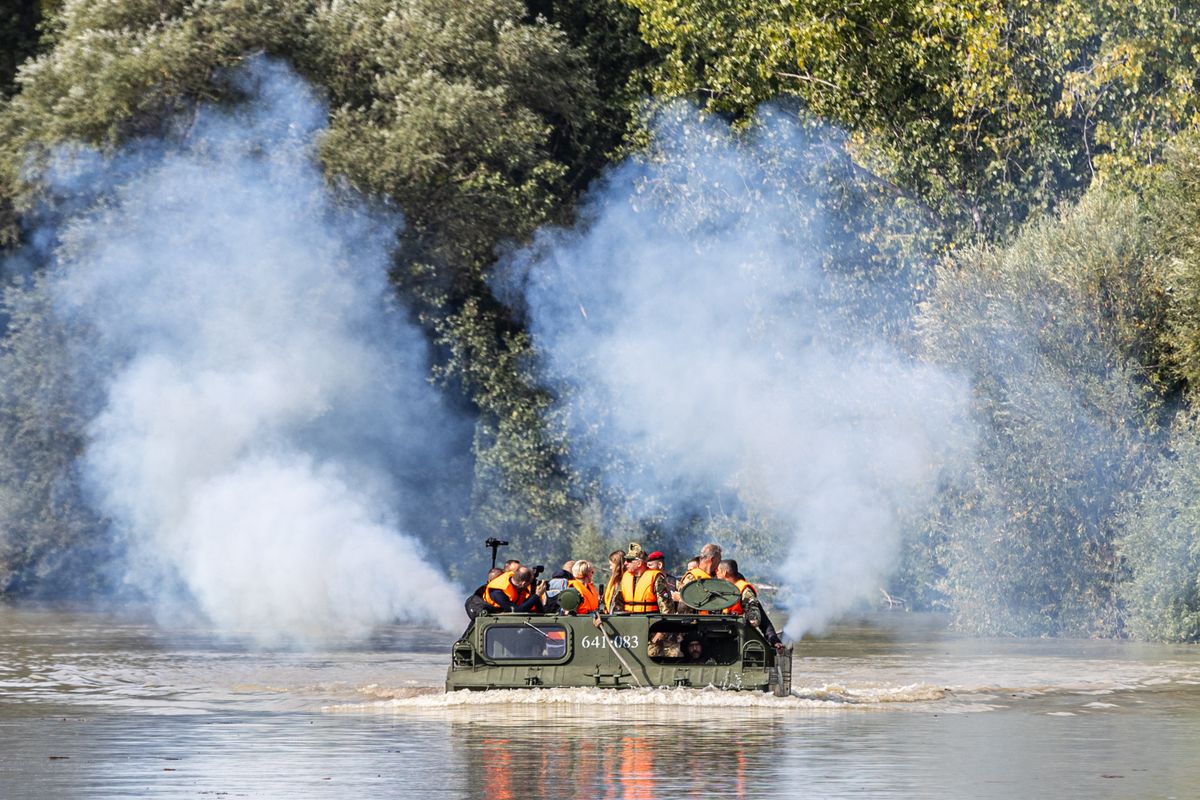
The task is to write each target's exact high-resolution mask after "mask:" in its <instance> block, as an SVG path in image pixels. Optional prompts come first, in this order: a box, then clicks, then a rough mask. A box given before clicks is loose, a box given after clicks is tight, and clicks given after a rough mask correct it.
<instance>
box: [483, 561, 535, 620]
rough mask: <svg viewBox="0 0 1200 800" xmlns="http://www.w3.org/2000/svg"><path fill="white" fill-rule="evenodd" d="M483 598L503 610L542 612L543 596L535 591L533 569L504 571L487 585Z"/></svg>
mask: <svg viewBox="0 0 1200 800" xmlns="http://www.w3.org/2000/svg"><path fill="white" fill-rule="evenodd" d="M483 599H484V600H485V601H487V604H488V605H489V606H491V607H492V608H498V609H500V610H501V611H524V612H527V613H533V614H540V613H541V611H542V603H543V600H542V597H541V595H540V594H537V593H536V592H534V591H533V570H531V569H530V568H529V567H517V568H516V570H514V571H513V572H504V573H501V574H500V575H498V576H496V577H495V578H493V579H492V580H491V581H490V582H489V583H488V585H487V592H486V593H485V594H484V596H483Z"/></svg>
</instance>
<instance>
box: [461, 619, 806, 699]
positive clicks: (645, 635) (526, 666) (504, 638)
mask: <svg viewBox="0 0 1200 800" xmlns="http://www.w3.org/2000/svg"><path fill="white" fill-rule="evenodd" d="M660 634H661V635H660ZM684 638H695V639H699V640H700V641H701V642H702V646H703V647H704V649H705V653H704V655H703V656H702V657H701V658H700V659H689V658H686V657H684V656H683V655H682V653H681V652H680V650H679V646H678V645H679V642H680V641H681V640H682V639H684ZM653 639H657V640H658V641H655V642H652V640H653ZM791 667H792V651H791V648H787V649H786V650H785V651H784V652H783V653H778V652H776V651H775V649H774V648H773V647H771V646H770V644H768V643H767V641H766V639H765V638H764V637H763V635H762V633H761V632H760V631H759V630H758V629H757V628H755V627H753V626H751V625H749V624H748V623H746V621H745V620H744V619H743V618H742V617H734V616H726V615H715V614H714V615H701V614H679V615H675V614H613V615H601V616H599V617H594V616H583V617H579V616H570V615H545V614H495V615H483V616H480V617H478V618H476V619H475V621H474V622H473V623H472V624H471V627H469V628H468V629H467V630H466V632H465V633H464V634H463V636H462V637H461V638H460V639H459V640H458V641H457V642H455V644H454V647H453V649H452V654H451V664H450V668H449V670H448V671H447V673H446V690H447V691H456V690H459V689H475V690H483V689H525V688H568V687H587V688H598V687H599V688H613V689H627V688H636V687H639V686H640V687H675V686H693V687H704V686H715V687H717V688H720V689H729V690H735V691H760V692H774V693H775V694H779V695H786V694H788V693H790V691H791V672H792V669H791Z"/></svg>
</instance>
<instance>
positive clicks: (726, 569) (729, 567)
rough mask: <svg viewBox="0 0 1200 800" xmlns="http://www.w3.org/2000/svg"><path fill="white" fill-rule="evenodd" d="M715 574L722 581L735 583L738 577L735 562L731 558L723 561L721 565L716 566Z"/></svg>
mask: <svg viewBox="0 0 1200 800" xmlns="http://www.w3.org/2000/svg"><path fill="white" fill-rule="evenodd" d="M715 574H716V576H717V577H718V578H720V579H721V580H723V581H730V582H733V581H736V580H737V575H738V571H737V562H736V561H734V560H733V559H732V558H727V559H725V560H724V561H722V562H721V563H719V564H717V571H716V573H715Z"/></svg>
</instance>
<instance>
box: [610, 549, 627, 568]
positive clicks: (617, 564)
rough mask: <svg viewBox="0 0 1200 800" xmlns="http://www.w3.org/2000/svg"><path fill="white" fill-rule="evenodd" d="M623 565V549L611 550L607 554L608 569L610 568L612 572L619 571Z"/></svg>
mask: <svg viewBox="0 0 1200 800" xmlns="http://www.w3.org/2000/svg"><path fill="white" fill-rule="evenodd" d="M624 566H625V551H624V550H613V551H612V552H611V553H609V554H608V568H609V569H611V570H612V571H613V572H620V571H621V568H622V567H624Z"/></svg>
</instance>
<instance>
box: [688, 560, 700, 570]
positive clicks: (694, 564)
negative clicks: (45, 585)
mask: <svg viewBox="0 0 1200 800" xmlns="http://www.w3.org/2000/svg"><path fill="white" fill-rule="evenodd" d="M698 566H700V556H692V557H691V558H689V559H688V565H687V568H688V571H689V572H690V571H692V570H694V569H695V568H696V567H698Z"/></svg>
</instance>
